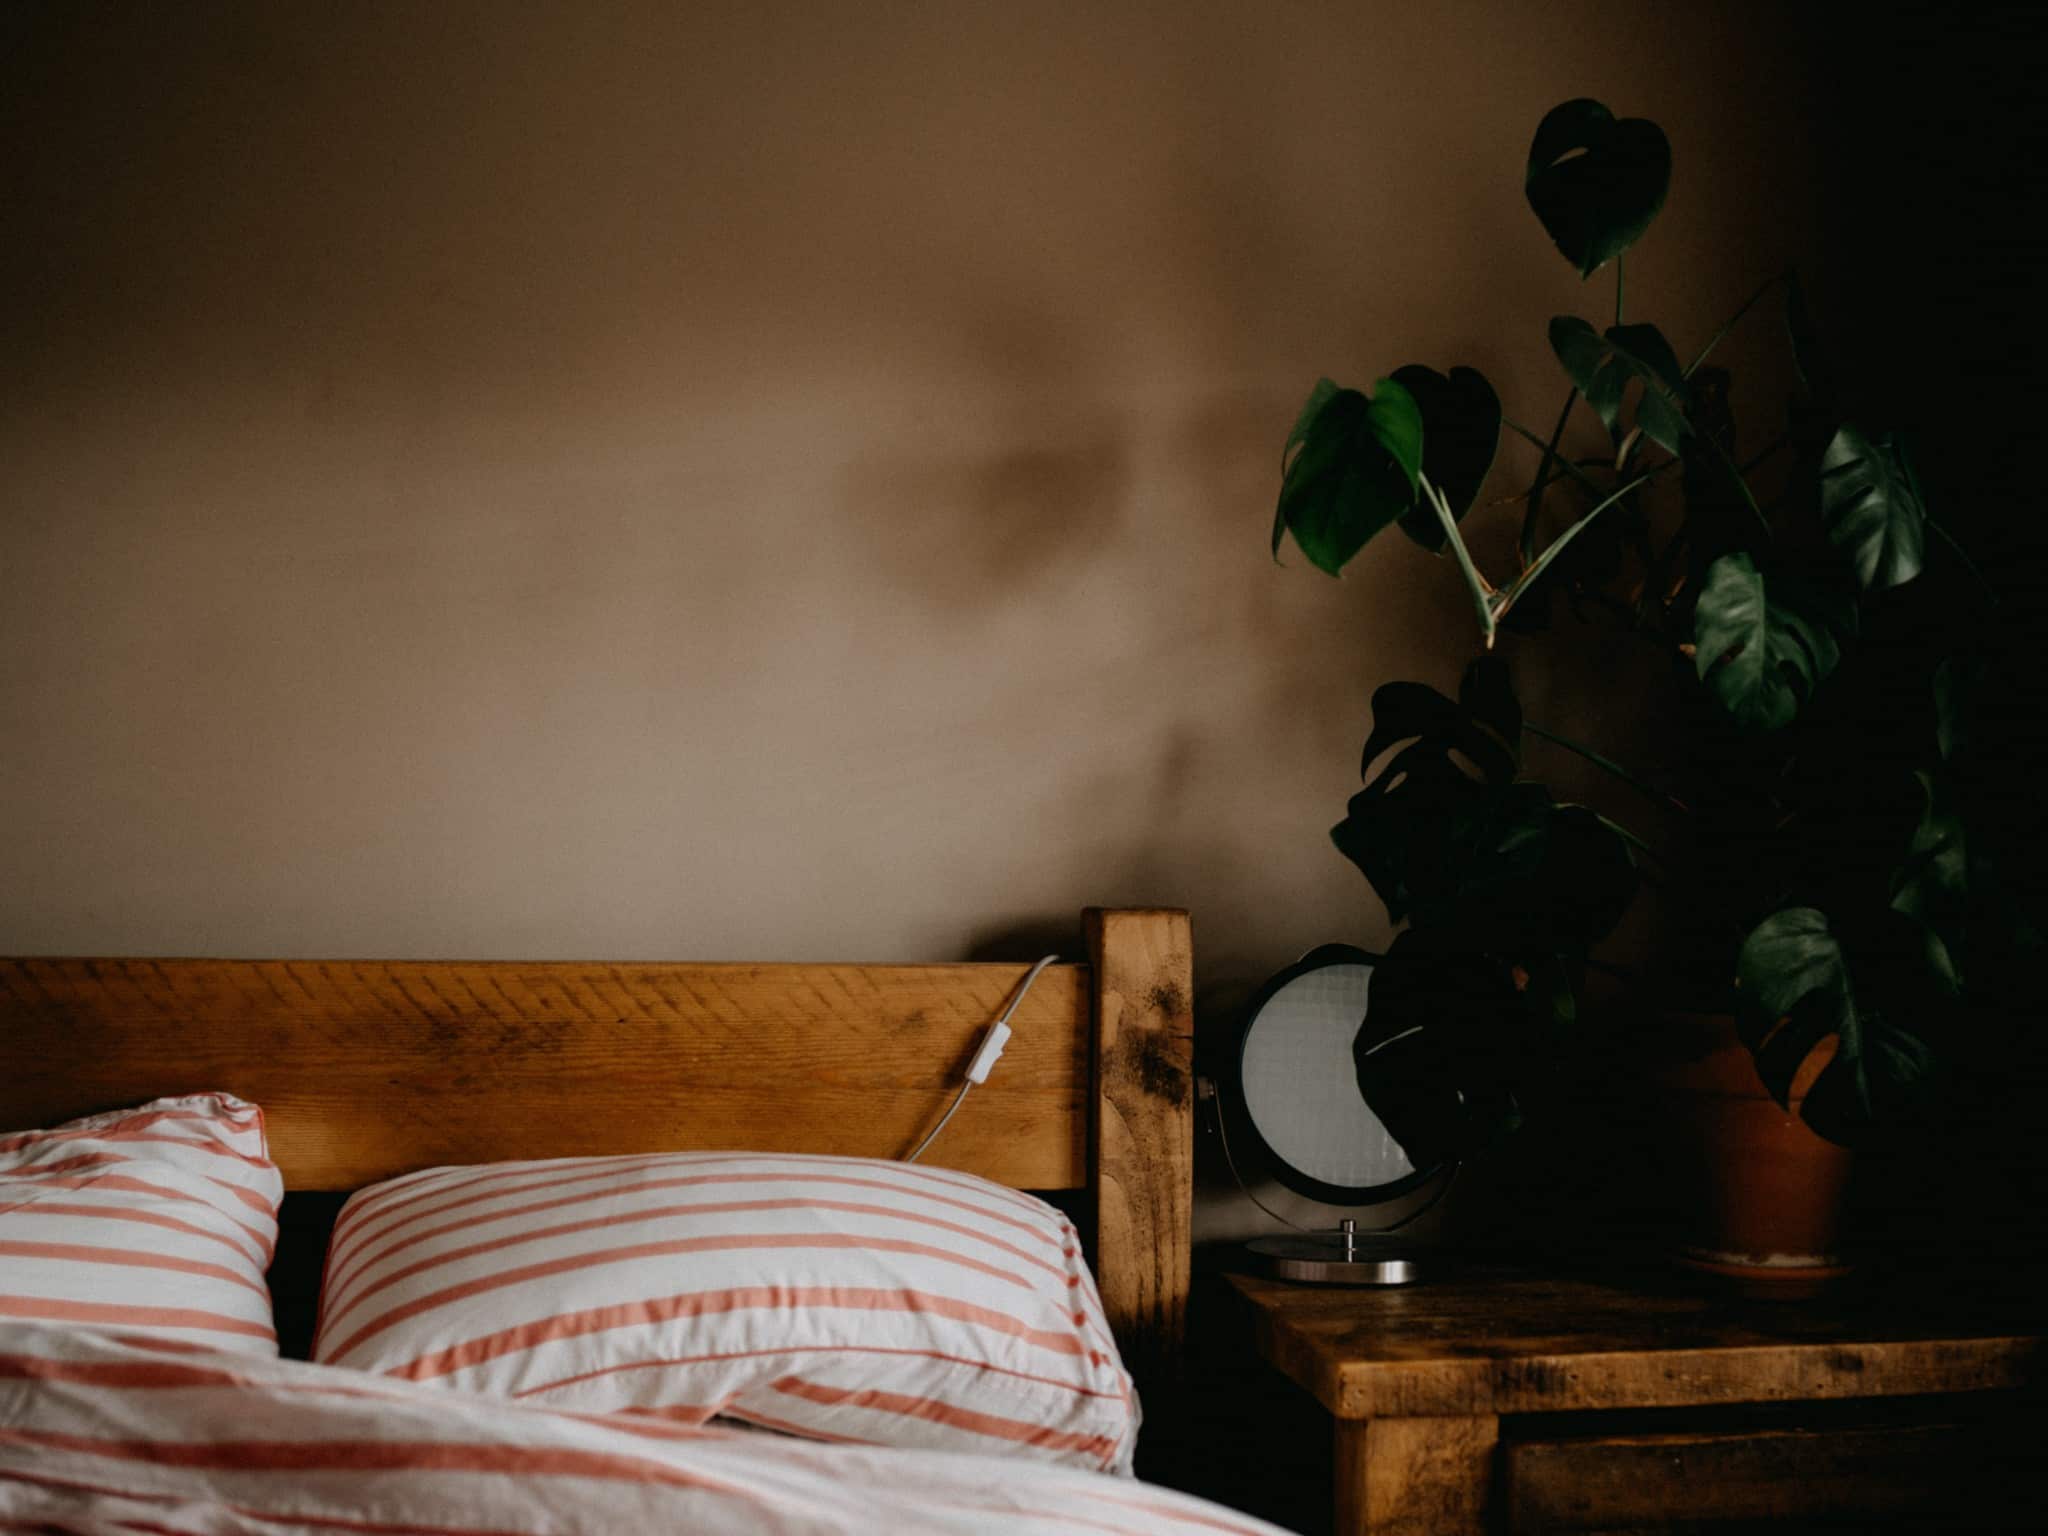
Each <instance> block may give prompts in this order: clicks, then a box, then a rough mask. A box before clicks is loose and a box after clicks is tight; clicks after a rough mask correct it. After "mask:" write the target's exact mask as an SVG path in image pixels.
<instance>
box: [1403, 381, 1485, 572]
mask: <svg viewBox="0 0 2048 1536" xmlns="http://www.w3.org/2000/svg"><path fill="white" fill-rule="evenodd" d="M1393 377H1394V382H1395V383H1397V384H1399V385H1401V386H1402V387H1403V388H1404V389H1406V390H1407V391H1408V393H1409V394H1410V395H1412V396H1414V398H1415V404H1416V406H1417V407H1418V408H1419V409H1420V410H1421V412H1422V473H1423V474H1424V475H1425V476H1427V477H1428V479H1429V483H1430V484H1431V485H1434V486H1435V487H1436V488H1437V489H1438V490H1439V491H1441V492H1442V493H1443V496H1444V500H1445V501H1447V502H1449V503H1450V508H1451V518H1452V520H1453V521H1454V522H1455V521H1458V520H1460V519H1462V518H1463V517H1464V516H1465V513H1466V512H1467V511H1468V510H1470V508H1471V506H1472V503H1473V501H1474V500H1476V499H1477V497H1478V495H1479V487H1480V486H1481V485H1483V484H1484V483H1485V481H1486V474H1487V471H1488V470H1490V469H1492V468H1493V456H1494V453H1495V451H1496V450H1497V449H1498V448H1499V446H1500V396H1498V395H1496V394H1495V393H1494V392H1493V386H1492V385H1491V384H1489V383H1487V382H1486V376H1485V375H1484V374H1482V373H1480V372H1479V371H1478V370H1477V369H1476V368H1453V369H1452V370H1451V373H1450V377H1449V378H1446V377H1444V375H1442V374H1440V373H1438V372H1437V371H1436V370H1435V369H1433V368H1425V367H1423V366H1422V365H1421V364H1420V363H1410V364H1408V365H1407V366H1406V367H1405V368H1396V369H1395V370H1394V375H1393ZM1401 531H1402V532H1403V533H1405V534H1407V535H1408V537H1409V538H1411V539H1413V540H1414V541H1415V542H1416V543H1418V544H1420V545H1421V546H1422V547H1423V548H1424V549H1426V550H1428V551H1429V552H1430V553H1431V554H1435V553H1436V552H1437V551H1439V550H1441V549H1442V548H1443V547H1444V527H1443V522H1442V520H1441V519H1439V518H1438V517H1437V515H1436V513H1435V512H1434V510H1432V509H1431V508H1430V507H1428V506H1427V505H1422V506H1415V507H1411V508H1410V509H1409V510H1408V511H1406V512H1404V513H1402V514H1401Z"/></svg>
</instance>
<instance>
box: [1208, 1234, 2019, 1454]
mask: <svg viewBox="0 0 2048 1536" xmlns="http://www.w3.org/2000/svg"><path fill="white" fill-rule="evenodd" d="M1229 1279H1230V1283H1231V1284H1232V1285H1233V1286H1234V1287H1236V1289H1237V1290H1238V1291H1239V1292H1241V1293H1242V1294H1243V1295H1244V1297H1245V1298H1246V1300H1247V1301H1249V1302H1250V1304H1251V1306H1252V1309H1253V1312H1254V1314H1255V1317H1256V1321H1257V1331H1258V1342H1259V1349H1260V1352H1261V1353H1262V1354H1263V1355H1264V1356H1265V1357H1266V1358H1267V1359H1268V1360H1269V1361H1271V1362H1272V1363H1273V1364H1274V1365H1275V1366H1277V1367H1278V1368H1279V1369H1280V1370H1282V1371H1284V1372H1285V1373H1286V1374H1287V1375H1288V1376H1290V1377H1292V1378H1293V1379H1294V1380H1295V1381H1296V1382H1297V1383H1299V1384H1300V1385H1301V1386H1303V1387H1305V1388H1306V1389H1307V1390H1308V1391H1310V1392H1311V1393H1313V1394H1314V1395H1315V1396H1316V1398H1317V1399H1318V1400H1320V1401H1321V1403H1322V1404H1323V1406H1324V1407H1325V1408H1326V1409H1328V1410H1329V1411H1330V1413H1332V1414H1333V1415H1335V1416H1336V1417H1338V1418H1340V1419H1363V1418H1387V1417H1402V1418H1407V1417H1433V1416H1446V1415H1470V1414H1502V1413H1550V1412H1568V1411H1583V1410H1601V1409H1619V1408H1654V1407H1691V1406H1705V1405H1711V1404H1721V1403H1745V1402H1782V1401H1795V1400H1797V1401H1811V1400H1816V1399H1827V1398H1848V1397H1888V1396H1895V1395H1904V1394H1921V1393H1948V1392H1971V1391H1981V1390H1990V1389H1995V1388H2013V1387H2026V1386H2032V1385H2037V1384H2040V1383H2042V1382H2043V1381H2044V1380H2048V1343H2044V1332H2048V1293H2044V1292H2043V1290H2042V1288H2041V1277H2040V1273H2039V1271H2038V1270H2034V1269H2032V1268H2031V1267H2029V1268H2027V1269H2025V1270H2013V1269H2005V1270H2003V1271H1991V1270H1988V1269H1980V1270H1977V1271H1974V1272H1971V1271H1961V1272H1952V1273H1948V1274H1945V1275H1942V1276H1940V1277H1937V1276H1935V1275H1933V1274H1925V1275H1921V1276H1919V1277H1917V1278H1909V1277H1908V1276H1906V1275H1905V1274H1897V1275H1893V1276H1890V1277H1888V1278H1886V1279H1885V1280H1882V1281H1872V1282H1868V1283H1865V1284H1861V1285H1851V1286H1849V1287H1847V1288H1845V1290H1844V1291H1843V1293H1842V1294H1841V1295H1839V1296H1833V1297H1828V1298H1823V1299H1820V1300H1816V1301H1809V1302H1762V1301H1744V1300H1740V1299H1736V1298H1733V1297H1729V1296H1724V1295H1717V1294H1715V1293H1713V1292H1711V1291H1708V1290H1705V1289H1702V1288H1699V1287H1697V1286H1695V1285H1692V1284H1689V1283H1688V1282H1687V1281H1686V1280H1683V1279H1681V1278H1678V1277H1675V1276H1671V1275H1666V1274H1660V1273H1658V1272H1655V1271H1644V1272H1641V1273H1634V1274H1629V1275H1626V1276H1620V1277H1617V1278H1616V1279H1613V1280H1608V1279H1595V1278H1589V1277H1586V1276H1583V1275H1568V1274H1563V1273H1558V1272H1544V1271H1537V1270H1522V1269H1512V1268H1504V1267H1477V1266H1473V1267H1469V1268H1463V1269H1460V1270H1458V1271H1456V1272H1452V1273H1448V1274H1446V1275H1444V1276H1443V1277H1442V1278H1438V1279H1433V1280H1427V1281H1424V1282H1423V1283H1421V1284H1418V1285H1414V1286H1407V1287H1401V1288H1398V1289H1387V1290H1345V1289H1341V1288H1336V1287H1327V1286H1306V1285H1294V1284H1289V1283H1286V1282H1283V1281H1277V1280H1265V1279H1256V1278H1253V1277H1250V1276H1246V1275H1235V1274H1234V1275H1231V1276H1230V1277H1229Z"/></svg>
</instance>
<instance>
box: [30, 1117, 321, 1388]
mask: <svg viewBox="0 0 2048 1536" xmlns="http://www.w3.org/2000/svg"><path fill="white" fill-rule="evenodd" d="M283 1194H284V1184H283V1181H282V1180H281V1179H280V1178H279V1177H278V1172H277V1168H276V1165H275V1164H273V1163H272V1162H271V1161H270V1156H269V1151H268V1148H267V1147H266V1145H265V1143H264V1139H263V1111H262V1110H260V1109H258V1108H257V1107H256V1106H255V1105H253V1104H246V1103H244V1102H243V1101H242V1100H240V1099H238V1098H235V1097H233V1096H232V1095H229V1094H225V1093H202V1094H194V1095H192V1096H190V1097H188V1098H178V1099H158V1100H156V1101H155V1102H153V1103H149V1104H145V1105H143V1106H142V1107H141V1108H139V1109H124V1110H116V1111H115V1112H113V1113H111V1114H105V1115H93V1116H90V1117H88V1118H87V1119H84V1120H73V1121H71V1122H69V1123H68V1124H65V1125H60V1126H58V1127H56V1128H55V1129H54V1130H48V1131H22V1132H20V1133H18V1134H15V1135H11V1136H0V1318H19V1319H26V1320H30V1321H37V1322H56V1323H70V1324H75V1325H77V1326H80V1327H87V1328H115V1329H119V1330H121V1331H123V1332H125V1333H138V1334H147V1335H153V1336H156V1337H160V1338H169V1339H178V1340H183V1341H187V1342H190V1343H197V1344H208V1345H212V1346H214V1347H216V1348H220V1349H231V1350H237V1351H241V1352H245V1353H248V1354H257V1355H274V1354H276V1353H277V1333H276V1330H275V1328H274V1327H273V1325H272V1322H271V1315H270V1292H269V1290H268V1289H266V1288H265V1286H264V1283H263V1271H264V1270H265V1269H266V1268H267V1267H268V1266H269V1264H270V1255H271V1251H272V1249H273V1248H275V1247H276V1245H277V1207H278V1202H279V1200H280V1199H282V1198H283Z"/></svg>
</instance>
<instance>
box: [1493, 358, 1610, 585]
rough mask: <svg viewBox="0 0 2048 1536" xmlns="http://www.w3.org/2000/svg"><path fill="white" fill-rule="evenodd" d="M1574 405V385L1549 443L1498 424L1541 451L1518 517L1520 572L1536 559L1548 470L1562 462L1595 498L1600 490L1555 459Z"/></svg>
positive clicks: (1567, 462) (1516, 427)
mask: <svg viewBox="0 0 2048 1536" xmlns="http://www.w3.org/2000/svg"><path fill="white" fill-rule="evenodd" d="M1578 403H1579V386H1578V385H1576V384H1574V385H1573V386H1572V388H1571V393H1570V394H1568V395H1566V396H1565V397H1564V409H1563V410H1561V411H1559V412H1558V413H1557V425H1556V426H1555V427H1553V428H1552V429H1551V433H1550V441H1549V442H1547V443H1546V442H1543V440H1542V439H1541V438H1539V437H1538V436H1537V435H1536V434H1535V433H1534V432H1531V431H1530V430H1529V429H1528V428H1527V427H1525V426H1523V425H1522V424H1521V423H1519V422H1514V421H1509V420H1508V419H1507V417H1506V416H1502V417H1501V423H1502V424H1503V425H1504V426H1508V427H1511V428H1513V429H1514V430H1515V431H1517V432H1519V433H1521V434H1522V436H1524V437H1526V438H1527V439H1528V440H1529V441H1530V442H1532V443H1537V444H1539V445H1540V446H1541V447H1542V449H1543V463H1542V464H1541V465H1540V466H1538V468H1537V470H1536V483H1535V484H1534V485H1532V486H1530V487H1529V509H1528V510H1527V511H1526V512H1524V513H1523V514H1522V537H1521V541H1520V543H1519V545H1518V546H1517V547H1518V548H1519V549H1520V550H1521V552H1522V568H1523V569H1524V570H1527V569H1528V568H1529V562H1530V561H1531V560H1533V559H1534V558H1535V557H1536V518H1537V514H1538V513H1540V512H1541V511H1542V510H1543V492H1544V490H1545V489H1546V488H1547V487H1548V486H1549V484H1550V466H1551V465H1553V464H1556V463H1560V462H1562V463H1563V465H1564V467H1565V468H1566V469H1567V470H1569V471H1570V472H1571V473H1572V474H1574V475H1577V476H1578V477H1579V478H1580V479H1581V480H1583V481H1585V483H1586V484H1587V485H1588V486H1591V487H1592V489H1593V493H1594V494H1595V495H1598V494H1599V492H1600V487H1599V486H1598V485H1597V484H1595V483H1594V481H1593V477H1592V476H1591V475H1589V474H1587V473H1586V472H1585V471H1584V470H1582V469H1580V468H1579V466H1578V465H1576V464H1574V463H1573V462H1572V461H1571V460H1570V459H1564V460H1559V458H1558V456H1557V445H1558V444H1559V443H1560V442H1562V441H1563V440H1564V424H1565V423H1566V422H1567V421H1569V420H1571V415H1572V407H1573V406H1575V405H1577V404H1578Z"/></svg>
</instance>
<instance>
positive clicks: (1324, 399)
mask: <svg viewBox="0 0 2048 1536" xmlns="http://www.w3.org/2000/svg"><path fill="white" fill-rule="evenodd" d="M1336 393H1337V385H1336V383H1335V382H1334V381H1333V380H1330V379H1317V380H1316V383H1315V388H1313V389H1311V390H1310V391H1309V392H1308V400H1307V403H1305V404H1304V405H1303V406H1302V408H1301V414H1300V415H1298V416H1296V417H1295V418H1294V430H1293V431H1292V432H1290V433H1288V434H1287V445H1286V446H1285V447H1284V448H1282V449H1281V450H1280V478H1281V480H1282V481H1283V482H1284V481H1285V480H1286V478H1287V470H1288V467H1289V466H1290V465H1291V464H1292V463H1293V462H1294V451H1295V449H1297V448H1299V447H1300V446H1301V445H1302V444H1303V443H1305V442H1307V441H1308V431H1309V428H1310V427H1312V426H1314V425H1315V422H1316V418H1317V417H1318V416H1320V415H1322V413H1323V407H1324V406H1326V405H1328V404H1329V403H1330V400H1331V398H1332V397H1333V396H1334V395H1335V394H1336ZM1286 537H1287V518H1286V516H1285V515H1284V512H1283V511H1282V510H1281V509H1279V508H1276V509H1275V510H1274V513H1273V558H1274V559H1276V560H1277V559H1279V558H1280V542H1281V540H1283V539H1284V538H1286Z"/></svg>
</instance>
